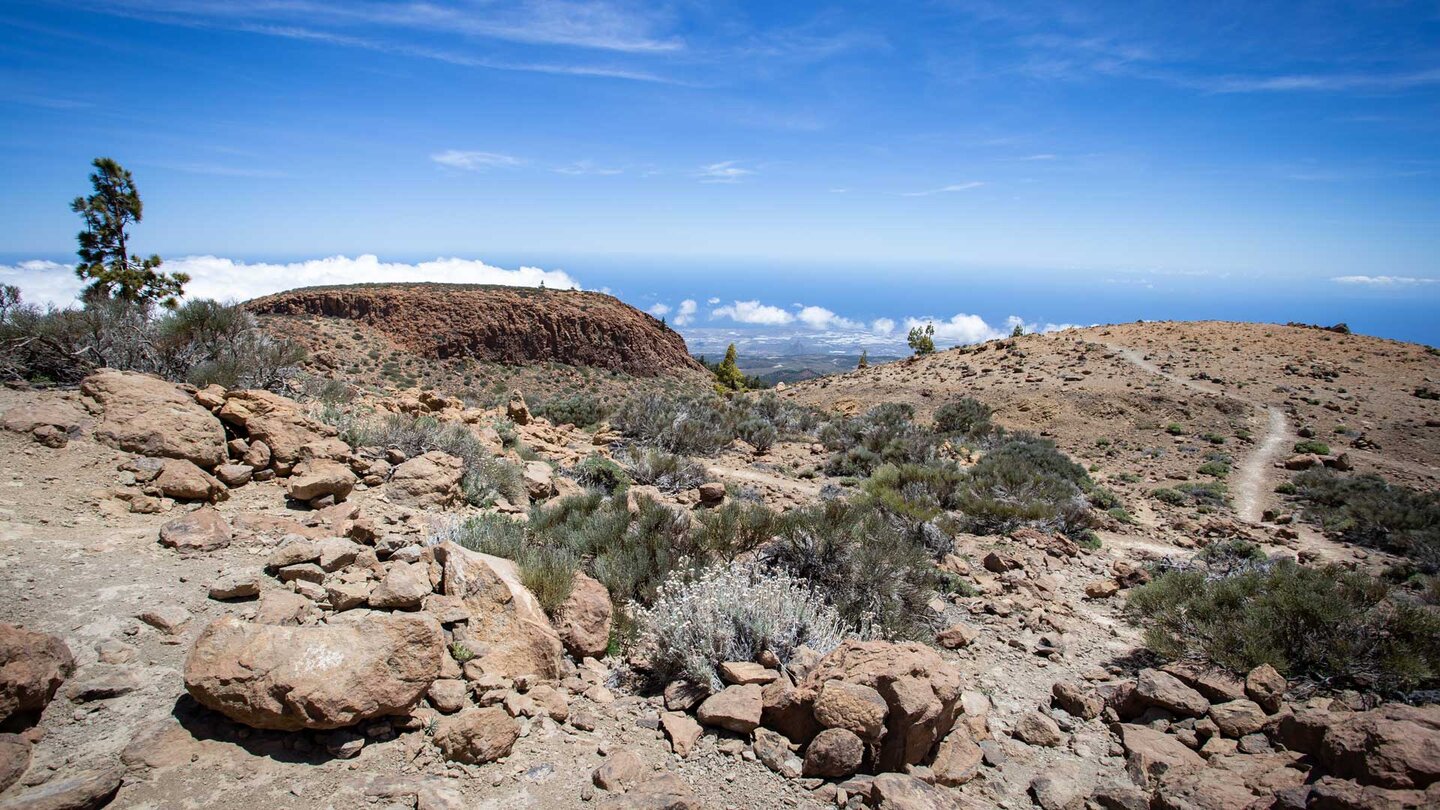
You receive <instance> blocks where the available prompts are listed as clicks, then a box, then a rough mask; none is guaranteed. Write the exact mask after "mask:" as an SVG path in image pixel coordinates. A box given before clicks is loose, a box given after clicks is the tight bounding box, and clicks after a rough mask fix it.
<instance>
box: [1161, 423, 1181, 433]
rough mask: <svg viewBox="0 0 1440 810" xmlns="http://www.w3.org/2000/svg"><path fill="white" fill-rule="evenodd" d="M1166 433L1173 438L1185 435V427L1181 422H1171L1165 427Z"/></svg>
mask: <svg viewBox="0 0 1440 810" xmlns="http://www.w3.org/2000/svg"><path fill="white" fill-rule="evenodd" d="M1165 432H1166V433H1169V434H1170V435H1171V436H1180V435H1182V434H1184V433H1185V426H1184V425H1182V424H1180V423H1179V422H1171V423H1170V424H1168V425H1166V426H1165Z"/></svg>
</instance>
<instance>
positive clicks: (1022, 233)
mask: <svg viewBox="0 0 1440 810" xmlns="http://www.w3.org/2000/svg"><path fill="white" fill-rule="evenodd" d="M0 116H3V117H4V121H5V126H4V127H3V129H0V144H3V149H0V176H3V177H4V178H5V182H4V183H3V184H0V211H3V216H0V276H3V277H6V278H9V280H11V281H16V280H18V281H21V282H23V284H22V286H24V287H26V288H27V289H35V290H39V289H42V288H43V289H49V288H53V289H55V290H59V291H63V290H64V289H65V286H64V283H62V279H61V277H63V275H64V271H63V268H60V269H58V270H57V269H56V268H55V267H53V266H51V265H48V264H46V265H41V264H35V263H33V262H34V261H35V260H44V261H47V262H52V263H64V262H67V261H70V256H71V254H72V250H73V238H74V232H75V230H76V227H77V220H76V219H75V217H74V215H73V214H71V213H70V212H69V211H68V209H67V207H66V205H67V201H68V200H69V199H70V198H71V197H73V196H75V195H76V194H78V193H81V192H83V191H84V190H85V174H86V171H87V168H86V164H87V163H88V161H89V160H90V159H91V158H93V157H95V156H97V155H109V156H112V157H115V158H116V159H118V160H120V161H121V162H122V163H124V164H125V165H126V166H128V167H129V168H131V169H132V170H133V171H134V172H135V173H136V176H137V181H138V183H139V185H140V188H141V191H142V193H143V195H144V197H145V200H146V219H145V222H144V223H143V224H142V225H141V226H139V227H138V228H137V229H136V235H137V241H138V244H139V246H140V249H142V250H144V251H146V252H149V251H157V252H160V253H161V254H162V255H165V256H167V257H172V258H179V257H185V256H215V257H223V261H228V262H231V263H232V264H231V265H227V266H226V267H228V268H229V269H228V270H226V269H225V268H223V267H222V268H220V269H215V268H216V265H214V264H205V263H197V264H195V265H194V267H195V268H197V269H199V270H201V271H203V272H210V271H212V270H213V271H214V274H213V277H212V278H211V279H210V280H209V281H208V282H207V281H206V280H205V279H200V278H197V282H199V286H200V288H201V289H202V290H204V291H205V292H207V293H208V294H216V292H217V291H218V292H220V293H224V292H227V291H228V292H230V293H231V294H233V295H244V294H246V293H249V292H252V291H253V290H252V287H253V285H255V284H261V282H262V281H263V282H264V284H270V285H272V286H273V285H275V284H280V285H281V286H288V284H287V282H288V283H290V284H293V283H294V282H295V280H296V279H299V280H307V281H308V280H317V279H318V280H331V279H332V277H334V276H336V275H339V276H345V275H346V274H347V273H352V272H353V273H354V274H355V275H356V277H357V278H359V277H365V278H368V277H369V276H366V275H364V274H365V273H366V272H369V271H371V270H374V269H375V268H374V267H373V266H369V265H366V266H362V267H359V269H353V268H352V267H351V266H350V265H345V264H340V265H332V266H331V267H330V271H331V272H330V274H329V275H325V274H323V273H322V274H319V275H316V274H315V273H314V272H312V271H314V268H315V265H314V264H313V263H311V264H298V263H303V262H310V261H312V260H316V259H322V258H325V257H332V256H342V257H346V258H347V260H348V261H352V262H353V261H355V260H356V258H357V257H360V256H362V255H365V254H374V255H377V256H379V257H380V260H379V265H380V267H381V269H382V270H383V269H384V268H391V269H392V270H393V271H394V272H399V273H409V274H410V275H418V274H422V273H424V272H429V271H425V270H423V269H422V268H421V267H420V266H419V265H418V262H421V261H423V260H433V259H436V258H437V257H457V258H460V259H462V260H464V261H466V262H469V263H470V264H469V265H456V266H452V267H450V268H449V269H448V270H446V271H445V272H447V273H450V275H445V274H444V273H442V275H441V277H444V278H447V279H450V278H453V277H459V278H469V277H474V278H476V279H477V280H493V279H495V278H501V277H496V276H495V275H494V272H495V271H493V270H486V269H483V267H482V265H481V262H485V263H486V265H485V266H488V267H491V268H495V267H503V268H508V269H509V270H510V271H516V269H517V268H519V267H521V266H533V267H536V268H542V269H543V270H544V271H546V272H550V273H564V274H565V275H564V278H565V279H568V280H572V281H574V282H576V283H579V284H582V285H584V286H586V287H587V288H602V287H605V288H611V289H613V290H614V291H616V292H617V294H620V295H622V297H624V298H625V299H626V300H628V301H631V302H632V303H636V304H637V305H640V306H646V307H650V306H656V307H657V311H658V309H660V308H664V307H668V308H669V310H670V312H671V315H670V316H669V317H671V318H674V317H675V316H676V314H678V312H679V310H680V307H681V305H682V302H683V301H685V300H691V301H694V302H696V303H695V312H694V314H693V315H692V316H691V317H690V318H688V320H690V321H691V322H692V325H694V326H699V325H702V324H703V325H709V326H728V325H731V324H733V323H734V322H736V321H737V320H738V321H742V322H744V321H747V319H748V321H749V322H748V323H745V324H742V325H748V326H756V327H760V326H763V327H767V328H770V327H780V326H784V327H787V328H794V329H817V330H821V329H840V330H842V331H848V332H856V333H866V334H875V333H876V330H875V328H874V327H875V321H876V320H877V319H880V320H888V321H890V322H892V323H894V324H897V325H899V326H901V327H903V325H904V323H905V322H906V320H907V319H911V318H929V317H934V318H938V319H941V320H942V321H944V322H946V323H951V322H952V320H953V319H954V318H955V317H956V316H957V315H978V316H979V317H980V318H981V319H982V322H983V323H984V324H985V329H988V330H990V331H991V332H994V331H999V330H1001V329H1004V326H1005V319H1006V318H1007V317H1009V316H1011V315H1016V316H1017V317H1020V318H1021V319H1022V320H1023V321H1025V322H1026V323H1034V324H1036V325H1037V326H1040V327H1042V328H1043V326H1044V325H1045V324H1046V323H1053V324H1064V323H1089V322H1095V321H1097V320H1102V319H1104V320H1123V319H1129V318H1139V317H1152V318H1153V317H1202V316H1203V317H1237V318H1238V317H1247V318H1262V319H1267V320H1285V319H1287V317H1292V316H1293V317H1295V318H1297V319H1303V318H1306V317H1313V318H1314V319H1317V320H1318V319H1320V318H1321V317H1322V316H1326V315H1329V314H1331V313H1332V312H1333V313H1338V314H1339V315H1341V316H1345V315H1346V314H1347V312H1352V313H1354V314H1353V315H1352V316H1351V317H1350V319H1351V320H1352V321H1356V322H1359V323H1360V324H1362V325H1364V326H1367V327H1369V328H1370V329H1371V331H1375V332H1378V333H1382V334H1393V335H1395V336H1398V337H1406V338H1411V339H1421V340H1427V341H1429V342H1432V343H1434V342H1437V341H1440V327H1435V326H1433V325H1429V322H1430V321H1433V320H1436V319H1434V318H1433V317H1429V313H1432V312H1435V311H1440V289H1437V288H1440V283H1436V282H1435V281H1434V279H1437V278H1440V3H1436V2H1425V3H1405V2H1374V3H1363V2H1351V3H1334V2H1304V3H1256V2H1234V3H1232V2H1216V3H1204V4H1199V3H1196V4H1189V6H1188V7H1183V6H1181V5H1180V4H1175V3H1158V2H1157V3H1119V2H1093V3H1064V2H1023V1H1021V2H963V1H962V2H915V3H852V4H812V3H805V2H793V3H783V4H776V3H753V4H751V3H691V2H676V3H650V4H630V3H619V2H590V1H589V0H570V1H568V2H520V3H512V2H486V1H484V0H476V1H474V2H457V3H439V2H434V3H409V2H397V3H379V2H346V3H330V2H319V1H318V0H257V2H245V3H233V2H225V1H224V0H120V1H119V2H39V3H27V2H20V3H15V2H10V3H5V4H4V5H3V6H0ZM22 262H31V263H30V264H26V265H24V266H23V267H22ZM236 262H239V263H242V264H240V265H238V267H239V269H236V267H237V266H236V265H235V264H234V263H236ZM257 262H267V263H268V264H266V265H263V266H258V267H257V266H256V264H255V263H257ZM430 267H431V270H432V271H433V270H434V265H431V266H430ZM317 272H318V271H317ZM517 272H518V271H517ZM538 272H540V271H539V270H537V271H534V272H531V273H530V274H529V275H525V276H523V277H522V276H521V275H516V276H514V277H513V279H512V280H515V281H517V282H518V283H533V282H534V281H535V280H536V279H537V278H539V276H536V275H535V273H538ZM549 278H551V280H552V282H553V280H555V279H558V278H560V276H558V275H554V276H550V277H549ZM1337 278H1344V279H1349V280H1347V281H1336V280H1335V279H1337ZM837 279H838V280H841V281H837ZM902 279H910V280H915V283H917V284H920V285H922V287H923V288H924V289H926V290H929V291H931V293H932V294H927V295H918V296H917V295H915V294H913V293H910V292H905V291H902V290H900V289H899V287H900V286H901V285H899V284H898V282H899V281H901V280H902ZM207 283H208V285H209V286H206V284H207ZM225 285H230V286H229V287H226V286H225ZM247 285H249V286H247ZM262 286H263V285H262ZM1146 291H1148V292H1146ZM56 294H57V295H58V294H60V293H58V292H57V293H56ZM37 295H38V293H37ZM32 297H34V296H32ZM710 298H719V299H720V301H719V302H718V303H717V304H713V305H712V304H709V303H707V302H708V301H709V299H710ZM737 301H738V302H742V303H744V302H749V301H754V302H756V307H749V308H747V307H739V308H737V307H736V306H735V302H737ZM1204 302H1211V304H1213V305H1209V306H1202V305H1201V304H1203V303H1204ZM1297 302H1298V303H1297ZM1257 303H1259V304H1266V303H1268V304H1272V305H1273V306H1270V307H1269V310H1267V309H1266V308H1265V307H1264V306H1256V305H1257ZM767 306H768V307H774V308H778V309H780V310H783V311H784V312H785V313H786V314H788V315H789V320H788V321H784V322H783V323H765V322H764V321H765V319H766V318H767V317H768V318H769V319H770V320H771V321H775V320H777V318H779V316H774V315H773V313H771V314H769V315H766V314H765V311H764V310H761V309H758V307H767ZM805 307H815V308H819V309H822V310H825V311H827V312H830V313H832V315H833V317H832V318H830V319H829V320H826V319H825V318H824V317H822V316H819V315H815V314H814V313H813V312H811V313H810V314H811V317H809V318H804V317H801V316H802V314H803V313H806V312H807V310H806V309H805ZM716 310H721V312H720V314H718V315H716V314H715V311H716ZM1256 310H1259V313H1258V314H1256ZM1271 310H1273V311H1274V312H1276V313H1280V312H1281V311H1282V310H1283V311H1284V312H1288V313H1291V315H1290V316H1286V315H1282V314H1276V315H1274V316H1271V317H1267V316H1266V312H1267V311H1271ZM1297 310H1298V311H1297ZM727 313H728V314H727ZM756 313H760V314H759V315H757V314H756ZM780 320H783V319H780ZM955 323H956V326H955V327H954V328H953V329H951V330H950V332H951V333H952V334H953V335H954V337H955V339H957V340H958V339H962V338H964V339H968V338H969V337H971V336H972V335H975V336H978V335H981V334H983V332H982V331H981V330H980V329H979V327H974V328H970V327H967V326H965V322H963V321H956V322H955ZM882 325H883V324H882ZM1372 325H1373V326H1372ZM972 326H973V325H972ZM881 331H882V332H883V330H881ZM881 336H882V337H883V335H881Z"/></svg>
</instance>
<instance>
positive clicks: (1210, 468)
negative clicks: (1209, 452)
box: [1196, 461, 1230, 478]
mask: <svg viewBox="0 0 1440 810" xmlns="http://www.w3.org/2000/svg"><path fill="white" fill-rule="evenodd" d="M1196 472H1197V473H1199V474H1201V475H1208V476H1211V477H1214V478H1224V477H1225V476H1227V475H1229V474H1230V465H1229V464H1226V463H1225V462H1223V461H1207V462H1205V463H1204V464H1201V465H1200V467H1199V469H1197V470H1196Z"/></svg>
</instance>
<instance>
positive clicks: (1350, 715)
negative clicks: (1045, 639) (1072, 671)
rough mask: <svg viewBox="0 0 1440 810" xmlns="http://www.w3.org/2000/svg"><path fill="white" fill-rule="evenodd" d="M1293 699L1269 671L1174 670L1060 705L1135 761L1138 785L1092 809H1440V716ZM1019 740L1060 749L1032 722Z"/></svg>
mask: <svg viewBox="0 0 1440 810" xmlns="http://www.w3.org/2000/svg"><path fill="white" fill-rule="evenodd" d="M1286 694H1287V684H1286V681H1285V679H1284V678H1283V677H1282V676H1281V675H1280V674H1279V673H1278V672H1277V671H1276V670H1275V669H1274V668H1273V667H1270V666H1269V665H1263V666H1261V667H1258V668H1256V669H1255V670H1253V671H1251V672H1250V673H1249V674H1248V675H1247V676H1246V677H1245V678H1244V679H1243V680H1241V679H1239V678H1236V677H1234V676H1232V675H1230V674H1229V673H1224V672H1219V671H1213V670H1201V669H1196V668H1192V667H1188V666H1184V665H1179V664H1172V665H1168V666H1166V667H1164V668H1161V669H1145V670H1142V671H1141V672H1140V673H1139V675H1138V677H1136V678H1135V679H1132V680H1125V681H1119V682H1116V683H1111V684H1106V685H1103V686H1101V687H1099V688H1090V687H1088V686H1086V685H1083V684H1081V683H1077V682H1069V681H1066V682H1060V683H1056V684H1055V685H1054V689H1053V706H1054V708H1055V709H1058V710H1061V711H1063V712H1065V713H1066V714H1068V715H1070V716H1072V717H1074V718H1078V719H1079V720H1095V719H1097V718H1099V719H1100V720H1101V721H1103V722H1105V723H1107V724H1108V725H1109V728H1110V730H1111V732H1112V733H1113V734H1114V736H1115V738H1116V740H1117V742H1118V745H1119V746H1120V749H1121V751H1122V752H1123V754H1124V756H1125V760H1126V772H1127V774H1128V776H1129V777H1130V780H1131V782H1130V783H1128V784H1111V785H1104V786H1101V787H1100V788H1099V789H1097V790H1096V791H1095V793H1094V794H1093V795H1092V796H1091V797H1090V801H1091V802H1092V803H1093V804H1094V805H1096V806H1099V807H1105V808H1146V807H1148V808H1163V810H1193V809H1194V808H1216V809H1217V810H1218V809H1219V808H1262V807H1263V808H1271V807H1275V808H1295V809H1298V808H1345V809H1347V810H1349V809H1353V810H1362V809H1363V810H1369V809H1370V808H1419V807H1435V806H1437V804H1440V707H1436V706H1433V705H1432V706H1426V707H1417V706H1408V705H1403V704H1384V705H1381V706H1379V707H1378V708H1369V707H1367V706H1366V705H1365V703H1364V701H1363V700H1362V699H1360V696H1359V695H1353V696H1352V697H1353V700H1349V701H1347V700H1346V699H1344V698H1343V697H1342V698H1313V699H1311V700H1308V701H1304V702H1291V701H1287V700H1286ZM1035 716H1036V717H1041V718H1045V719H1048V718H1047V717H1046V716H1045V715H1044V714H1043V713H1039V712H1037V713H1035ZM1051 722H1052V723H1053V721H1051ZM1030 725H1035V726H1038V723H1032V724H1030ZM1014 733H1015V735H1016V737H1017V738H1020V739H1022V740H1023V741H1025V742H1029V743H1031V744H1042V745H1043V744H1058V743H1050V742H1046V741H1045V740H1043V739H1040V738H1041V737H1043V736H1044V735H1043V734H1040V733H1039V732H1035V731H1033V729H1030V728H1029V726H1027V725H1026V724H1025V723H1021V724H1019V725H1017V728H1016V729H1015V732H1014ZM1033 788H1034V786H1032V789H1033ZM1034 792H1035V795H1036V797H1037V801H1039V800H1040V798H1041V795H1040V793H1039V792H1038V791H1034ZM1052 795H1053V794H1052ZM1040 803H1041V804H1042V806H1044V805H1045V802H1044V801H1041V802H1040ZM1057 806H1063V805H1057Z"/></svg>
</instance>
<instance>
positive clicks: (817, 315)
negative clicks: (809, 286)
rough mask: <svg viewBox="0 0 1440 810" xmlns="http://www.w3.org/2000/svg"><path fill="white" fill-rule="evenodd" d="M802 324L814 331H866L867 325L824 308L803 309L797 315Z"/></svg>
mask: <svg viewBox="0 0 1440 810" xmlns="http://www.w3.org/2000/svg"><path fill="white" fill-rule="evenodd" d="M795 317H796V318H799V319H800V322H801V323H803V324H805V325H806V326H809V327H810V328H812V329H864V328H865V324H863V323H858V322H856V321H852V320H850V319H849V318H842V317H840V316H839V315H836V314H835V313H834V312H831V311H830V310H828V309H826V308H824V307H814V306H811V307H803V308H801V310H800V311H799V312H798V313H796V314H795Z"/></svg>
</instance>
